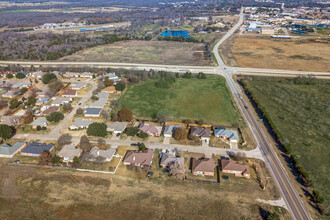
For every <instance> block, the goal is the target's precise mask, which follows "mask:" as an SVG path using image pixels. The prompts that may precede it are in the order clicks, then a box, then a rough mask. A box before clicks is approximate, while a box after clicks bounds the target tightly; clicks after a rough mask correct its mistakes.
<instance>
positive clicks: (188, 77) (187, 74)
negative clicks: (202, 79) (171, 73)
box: [183, 72, 192, 79]
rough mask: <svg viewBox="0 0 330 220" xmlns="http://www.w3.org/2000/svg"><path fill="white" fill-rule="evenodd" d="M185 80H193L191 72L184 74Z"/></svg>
mask: <svg viewBox="0 0 330 220" xmlns="http://www.w3.org/2000/svg"><path fill="white" fill-rule="evenodd" d="M183 78H186V79H190V78H192V73H191V72H186V73H185V74H183Z"/></svg>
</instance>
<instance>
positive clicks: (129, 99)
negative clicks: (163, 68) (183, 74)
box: [119, 76, 238, 126]
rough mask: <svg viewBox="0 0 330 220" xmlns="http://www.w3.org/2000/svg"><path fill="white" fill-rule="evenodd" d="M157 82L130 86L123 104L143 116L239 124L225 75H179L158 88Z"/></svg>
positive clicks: (150, 81)
mask: <svg viewBox="0 0 330 220" xmlns="http://www.w3.org/2000/svg"><path fill="white" fill-rule="evenodd" d="M157 81H158V80H148V81H145V82H142V83H139V84H136V85H132V86H129V87H128V89H127V90H126V92H125V93H124V94H123V95H122V96H121V98H120V99H119V106H122V107H126V108H128V109H130V110H132V112H133V114H134V115H135V116H136V117H138V118H141V119H151V118H152V117H153V116H155V115H157V114H158V113H162V114H165V115H167V116H168V117H169V118H170V120H173V121H180V122H181V121H182V120H184V119H190V120H200V119H203V120H204V122H205V123H210V124H219V125H228V126H230V125H237V123H238V113H237V110H236V109H235V108H234V106H233V104H232V101H231V97H230V94H229V91H228V89H227V87H226V81H225V79H224V78H223V77H220V76H208V78H207V79H196V78H192V79H183V78H179V79H176V81H175V82H174V83H172V84H171V85H170V87H169V88H157V87H156V86H155V83H156V82H157Z"/></svg>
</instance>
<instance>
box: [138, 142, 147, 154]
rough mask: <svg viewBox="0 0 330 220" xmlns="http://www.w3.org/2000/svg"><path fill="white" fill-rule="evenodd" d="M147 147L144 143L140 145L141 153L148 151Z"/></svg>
mask: <svg viewBox="0 0 330 220" xmlns="http://www.w3.org/2000/svg"><path fill="white" fill-rule="evenodd" d="M146 149H147V148H146V145H145V144H144V143H141V144H139V151H142V152H144V151H145V150H146Z"/></svg>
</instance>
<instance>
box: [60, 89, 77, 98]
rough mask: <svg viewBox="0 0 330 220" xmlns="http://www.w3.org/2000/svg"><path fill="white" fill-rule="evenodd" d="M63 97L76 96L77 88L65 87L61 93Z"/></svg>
mask: <svg viewBox="0 0 330 220" xmlns="http://www.w3.org/2000/svg"><path fill="white" fill-rule="evenodd" d="M62 96H63V97H76V96H77V90H73V89H67V90H65V92H64V93H63V94H62Z"/></svg>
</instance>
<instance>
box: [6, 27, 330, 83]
mask: <svg viewBox="0 0 330 220" xmlns="http://www.w3.org/2000/svg"><path fill="white" fill-rule="evenodd" d="M235 27H236V26H235ZM228 33H229V32H228ZM229 36H230V34H229V35H227V34H226V35H225V36H224V37H223V38H222V39H227V38H228V37H229ZM222 39H221V41H219V42H221V43H222V42H223V41H224V40H222ZM217 45H218V46H219V45H220V44H217ZM215 48H216V47H215ZM213 53H214V55H215V56H216V55H219V53H218V52H216V51H214V50H213ZM221 62H222V60H221ZM17 64H19V65H20V66H22V67H30V66H31V65H33V66H35V67H38V66H40V65H41V66H43V67H46V66H48V67H61V66H66V67H84V66H87V67H94V68H108V67H110V68H123V69H135V70H147V71H149V70H150V69H153V70H158V71H168V72H179V73H185V72H187V71H190V72H192V73H199V72H204V73H207V74H222V72H219V71H218V67H214V66H176V65H158V64H139V63H108V62H62V61H61V62H59V61H0V66H7V65H17ZM221 66H226V65H225V64H224V63H222V65H221ZM228 68H231V69H232V70H233V71H232V73H231V74H242V75H262V76H286V77H296V76H299V75H313V76H316V77H319V78H322V77H323V78H327V77H330V73H329V72H310V71H292V70H279V69H257V68H241V67H228Z"/></svg>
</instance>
